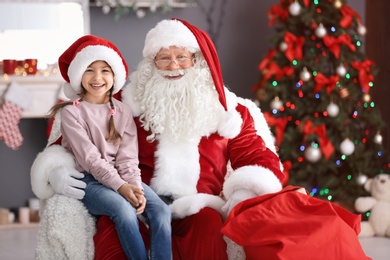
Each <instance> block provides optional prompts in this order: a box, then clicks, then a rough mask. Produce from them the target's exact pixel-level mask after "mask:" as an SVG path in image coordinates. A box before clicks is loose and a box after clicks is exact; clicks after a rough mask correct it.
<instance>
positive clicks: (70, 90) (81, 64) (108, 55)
mask: <svg viewBox="0 0 390 260" xmlns="http://www.w3.org/2000/svg"><path fill="white" fill-rule="evenodd" d="M98 60H102V61H105V62H107V64H108V65H109V66H110V67H111V69H112V71H113V72H114V86H113V94H115V93H117V92H118V91H119V90H120V89H121V88H122V87H123V85H124V84H125V82H126V79H127V76H128V68H127V64H126V61H125V60H124V59H123V57H122V54H121V53H120V51H119V50H118V48H117V47H116V46H115V45H114V44H113V43H111V42H110V41H108V40H106V39H103V38H99V37H96V36H94V35H85V36H82V37H80V38H79V39H78V40H76V41H75V42H74V43H73V44H72V45H71V46H70V47H69V48H68V49H67V50H66V51H65V52H64V53H63V54H62V55H61V56H60V57H59V59H58V66H59V68H60V71H61V75H62V77H63V78H64V79H65V80H66V82H68V83H69V84H66V85H65V86H64V93H65V95H66V96H67V97H68V98H70V99H76V98H78V96H77V94H79V93H81V92H82V87H81V78H82V76H83V74H84V72H85V70H86V68H87V67H88V66H89V65H90V64H91V63H92V62H94V61H98Z"/></svg>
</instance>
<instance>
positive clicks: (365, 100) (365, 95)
mask: <svg viewBox="0 0 390 260" xmlns="http://www.w3.org/2000/svg"><path fill="white" fill-rule="evenodd" d="M363 101H364V102H366V103H368V102H370V101H371V96H370V95H369V94H367V93H366V94H363Z"/></svg>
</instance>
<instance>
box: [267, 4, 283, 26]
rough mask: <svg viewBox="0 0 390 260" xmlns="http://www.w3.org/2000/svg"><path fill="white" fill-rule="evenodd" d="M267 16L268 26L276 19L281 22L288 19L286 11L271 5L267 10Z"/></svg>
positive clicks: (278, 6)
mask: <svg viewBox="0 0 390 260" xmlns="http://www.w3.org/2000/svg"><path fill="white" fill-rule="evenodd" d="M267 16H268V17H269V22H268V26H272V25H274V23H275V21H276V19H277V18H279V19H280V21H281V22H284V21H285V20H286V19H287V17H288V11H287V10H286V9H284V8H282V7H281V6H280V5H273V6H272V7H271V8H270V9H269V10H268V12H267Z"/></svg>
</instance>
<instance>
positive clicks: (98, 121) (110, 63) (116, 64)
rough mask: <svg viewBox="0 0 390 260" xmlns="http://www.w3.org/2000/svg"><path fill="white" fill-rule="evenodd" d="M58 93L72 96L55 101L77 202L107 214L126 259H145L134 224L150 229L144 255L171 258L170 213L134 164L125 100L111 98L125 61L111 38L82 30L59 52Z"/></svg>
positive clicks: (133, 138) (133, 141)
mask: <svg viewBox="0 0 390 260" xmlns="http://www.w3.org/2000/svg"><path fill="white" fill-rule="evenodd" d="M59 68H60V71H61V75H62V76H63V78H64V79H65V80H66V81H67V82H68V84H66V85H65V86H64V92H65V94H66V95H67V96H68V97H73V98H77V99H74V101H73V102H72V101H70V102H64V103H60V104H57V105H55V106H54V107H53V109H52V113H51V115H52V116H53V115H55V114H56V113H57V112H58V111H59V110H61V111H60V115H61V133H62V145H63V146H64V147H65V148H66V149H67V150H68V151H69V152H70V153H71V154H72V155H73V156H74V158H75V161H76V168H77V170H79V171H80V172H83V173H85V177H84V178H83V181H84V182H85V183H86V184H87V186H86V188H85V196H84V198H83V199H82V202H83V203H84V205H85V206H86V208H87V209H88V211H89V212H90V213H91V214H92V215H95V216H100V215H108V216H109V217H110V218H111V219H112V220H113V222H114V223H115V226H116V231H117V233H118V237H119V240H120V243H121V246H122V248H123V251H124V252H125V254H126V256H127V258H129V259H137V260H140V259H149V258H148V254H147V250H146V246H145V244H144V242H143V240H142V236H141V234H140V231H139V227H138V218H137V215H138V214H142V215H143V216H144V217H145V219H146V222H147V224H148V225H149V228H150V234H151V240H150V259H159V260H161V259H171V212H170V209H169V207H168V206H167V205H166V204H165V203H164V202H163V201H162V200H161V199H160V198H159V197H158V196H157V195H156V193H154V191H153V190H152V189H151V188H150V187H148V186H147V185H146V184H144V183H142V182H141V174H140V169H139V168H138V140H137V129H136V125H135V123H134V120H133V115H132V113H131V111H130V108H128V107H127V106H126V105H124V104H123V103H122V102H120V101H118V100H117V99H115V98H114V97H113V95H114V94H115V93H117V92H118V91H119V90H120V89H121V88H122V86H123V85H124V83H125V81H126V78H127V74H128V72H127V64H126V62H125V60H124V59H123V57H122V55H121V53H120V52H119V50H118V49H117V48H116V47H115V45H113V44H112V43H111V42H109V41H107V40H105V39H102V38H98V37H95V36H92V35H86V36H83V37H81V38H80V39H78V40H77V41H76V42H74V43H73V44H72V45H71V46H70V47H69V48H68V49H67V50H66V51H65V52H64V53H63V54H62V55H61V56H60V57H59Z"/></svg>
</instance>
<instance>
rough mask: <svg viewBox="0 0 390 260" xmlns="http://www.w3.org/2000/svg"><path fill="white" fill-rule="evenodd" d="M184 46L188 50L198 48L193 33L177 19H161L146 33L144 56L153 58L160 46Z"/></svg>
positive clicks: (197, 49)
mask: <svg viewBox="0 0 390 260" xmlns="http://www.w3.org/2000/svg"><path fill="white" fill-rule="evenodd" d="M170 46H177V47H184V48H186V49H187V50H188V51H190V52H193V53H195V52H198V51H199V50H200V48H199V44H198V41H197V40H196V38H195V36H194V34H193V33H192V32H191V31H190V30H189V29H188V28H187V26H185V25H184V24H183V23H182V22H180V21H178V20H163V21H161V22H159V23H158V24H157V25H156V27H154V28H153V29H151V30H150V31H149V32H148V34H147V35H146V39H145V46H144V50H143V52H142V53H143V55H144V57H150V58H152V59H153V58H154V57H155V56H156V54H157V53H158V52H159V51H160V50H161V49H162V48H169V47H170Z"/></svg>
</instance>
